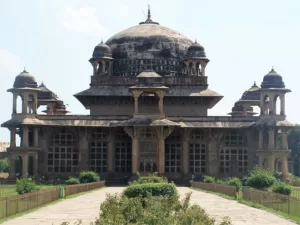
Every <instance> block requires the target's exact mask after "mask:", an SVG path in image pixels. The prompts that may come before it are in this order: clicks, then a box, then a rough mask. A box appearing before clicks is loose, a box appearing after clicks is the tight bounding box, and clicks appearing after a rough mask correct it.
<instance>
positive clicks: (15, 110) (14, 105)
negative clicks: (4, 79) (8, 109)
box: [12, 93, 18, 113]
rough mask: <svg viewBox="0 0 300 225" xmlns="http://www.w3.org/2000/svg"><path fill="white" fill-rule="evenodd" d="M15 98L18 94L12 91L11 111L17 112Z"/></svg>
mask: <svg viewBox="0 0 300 225" xmlns="http://www.w3.org/2000/svg"><path fill="white" fill-rule="evenodd" d="M17 98H18V95H17V94H16V93H13V108H12V112H13V113H17Z"/></svg>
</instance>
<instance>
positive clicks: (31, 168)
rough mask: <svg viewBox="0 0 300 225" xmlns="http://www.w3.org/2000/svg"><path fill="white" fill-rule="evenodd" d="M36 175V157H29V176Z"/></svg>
mask: <svg viewBox="0 0 300 225" xmlns="http://www.w3.org/2000/svg"><path fill="white" fill-rule="evenodd" d="M33 175H34V157H33V156H32V155H31V156H29V157H28V176H33Z"/></svg>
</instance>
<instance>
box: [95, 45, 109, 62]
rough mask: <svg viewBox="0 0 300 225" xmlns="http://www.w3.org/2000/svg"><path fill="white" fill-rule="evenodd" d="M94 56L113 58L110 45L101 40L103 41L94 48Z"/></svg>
mask: <svg viewBox="0 0 300 225" xmlns="http://www.w3.org/2000/svg"><path fill="white" fill-rule="evenodd" d="M93 58H96V59H97V58H112V53H111V49H110V47H109V46H108V45H107V44H105V43H103V41H101V43H100V44H98V45H97V46H96V47H95V48H94V52H93Z"/></svg>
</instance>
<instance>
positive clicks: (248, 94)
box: [242, 82, 260, 100]
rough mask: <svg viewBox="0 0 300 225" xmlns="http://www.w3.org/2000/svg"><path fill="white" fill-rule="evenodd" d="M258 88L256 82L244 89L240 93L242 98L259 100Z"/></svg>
mask: <svg viewBox="0 0 300 225" xmlns="http://www.w3.org/2000/svg"><path fill="white" fill-rule="evenodd" d="M259 90H260V88H259V87H258V86H257V85H256V82H254V84H253V85H252V86H251V88H249V89H248V90H247V91H245V92H244V93H243V95H242V100H259V99H260V93H259Z"/></svg>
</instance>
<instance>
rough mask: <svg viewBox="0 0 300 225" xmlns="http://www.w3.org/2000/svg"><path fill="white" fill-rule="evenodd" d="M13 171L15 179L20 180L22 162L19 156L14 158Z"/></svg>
mask: <svg viewBox="0 0 300 225" xmlns="http://www.w3.org/2000/svg"><path fill="white" fill-rule="evenodd" d="M15 171H16V177H17V178H21V177H22V175H23V160H22V157H21V156H19V155H18V156H16V158H15Z"/></svg>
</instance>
